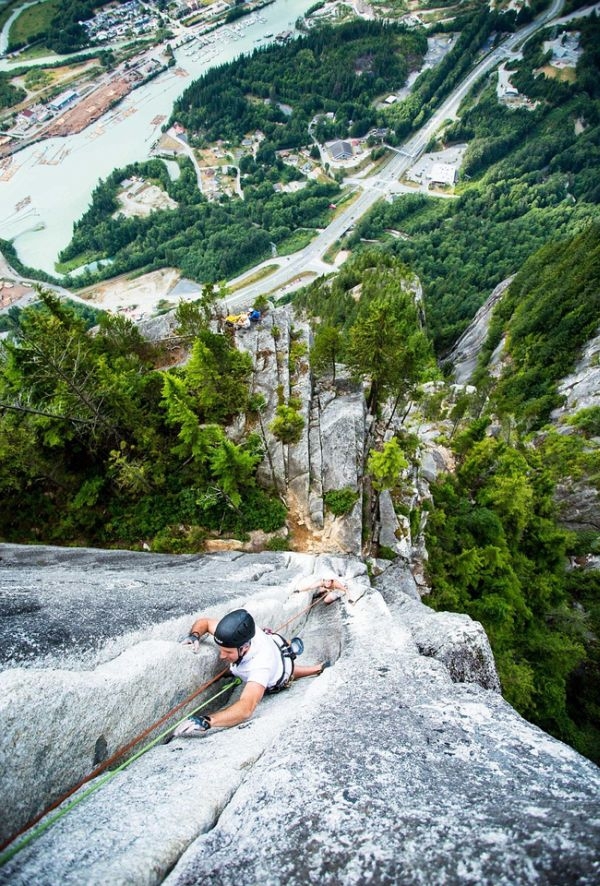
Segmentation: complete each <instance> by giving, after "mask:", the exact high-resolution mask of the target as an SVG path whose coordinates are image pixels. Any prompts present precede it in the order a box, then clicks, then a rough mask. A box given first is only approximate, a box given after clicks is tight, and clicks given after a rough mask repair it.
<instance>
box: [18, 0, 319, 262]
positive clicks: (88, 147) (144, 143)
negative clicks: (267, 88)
mask: <svg viewBox="0 0 600 886" xmlns="http://www.w3.org/2000/svg"><path fill="white" fill-rule="evenodd" d="M313 2H314V0H276V2H275V3H273V4H272V5H270V6H267V7H265V8H264V9H262V10H260V13H259V16H260V19H259V20H255V21H254V22H253V23H248V21H247V19H246V20H245V19H243V18H242V19H240V20H239V21H238V22H236V23H235V26H236V27H239V28H240V31H239V32H236V31H235V30H233V28H232V26H227V27H225V26H224V27H222V28H219V29H218V30H217V31H214V32H213V33H212V34H211V35H209V36H210V39H211V44H210V46H207V47H205V48H204V49H200V47H199V46H198V44H194V45H195V46H198V49H197V50H196V51H195V55H191V54H189V53H190V49H191V47H190V46H189V45H185V46H182V47H180V48H179V49H177V50H176V52H175V56H176V60H177V66H176V67H177V68H182V69H184V70H185V71H186V72H187V74H188V76H178V75H177V74H175V73H174V70H175V69H173V68H171V69H170V70H169V71H167V72H165V73H164V74H161V75H160V76H159V77H157V78H156V79H155V80H153V81H151V82H150V83H149V84H148V85H146V86H143V87H141V88H140V89H137V90H135V91H134V92H132V93H131V94H130V95H129V96H127V98H126V99H125V100H124V101H123V102H121V104H120V105H119V106H118V107H117V108H114V109H113V110H112V111H109V112H108V113H107V114H105V116H104V117H101V118H100V119H99V120H97V121H96V123H94V124H92V125H91V126H89V127H88V128H87V129H85V130H84V131H83V132H80V133H79V134H77V135H73V136H69V137H68V138H54V139H48V140H46V141H43V142H40V143H38V144H36V145H32V146H31V147H29V148H26V149H25V150H23V151H20V152H19V153H17V154H15V155H14V156H13V162H12V164H11V166H10V167H9V170H8V172H9V173H10V172H12V175H11V176H10V177H7V176H6V174H5V176H4V178H5V179H6V180H3V177H2V170H0V237H2V238H3V239H6V240H13V239H14V245H15V248H16V250H17V253H18V255H19V258H20V259H21V261H22V262H23V263H24V264H26V265H28V266H29V267H33V268H41V269H42V270H45V271H48V272H50V273H54V263H55V261H56V259H57V256H58V253H59V252H60V250H61V249H63V248H64V247H65V246H66V245H67V244H68V242H69V240H70V239H71V233H72V228H73V223H74V222H75V221H76V220H77V219H78V218H79V217H80V216H81V215H82V214H83V212H85V210H86V209H87V207H88V206H89V204H90V198H91V194H92V191H93V190H94V187H95V186H96V185H97V183H98V181H99V179H105V178H106V177H107V176H108V175H109V173H110V172H112V170H113V169H115V168H117V167H121V166H125V165H126V164H127V163H132V162H135V161H137V160H145V159H147V157H148V156H149V154H150V149H151V147H152V144H153V143H154V142H155V141H156V139H157V138H158V137H159V136H160V132H161V125H162V122H164V121H161V122H160V123H155V122H153V121H154V120H155V119H156V118H157V117H164V118H168V117H169V115H170V113H171V108H172V105H173V102H174V101H175V99H176V98H177V97H178V96H179V95H181V93H182V92H183V91H184V90H185V89H186V88H187V86H188V85H189V84H190V83H191V81H192V80H193V78H194V77H197V76H199V75H200V74H202V73H204V71H206V70H208V69H209V68H210V67H211V66H214V65H217V64H222V63H223V62H226V61H230V60H231V59H233V58H236V57H237V56H238V55H241V54H242V53H244V52H251V51H252V50H253V49H254V48H255V47H256V46H257V45H259V44H260V43H261V42H264V40H265V38H264V35H265V34H271V33H272V34H278V33H281V31H286V30H292V29H293V27H294V22H295V21H296V19H297V18H298V16H299V15H302V14H303V13H304V12H306V10H307V9H308V8H309V7H310V6H311V5H312V4H313Z"/></svg>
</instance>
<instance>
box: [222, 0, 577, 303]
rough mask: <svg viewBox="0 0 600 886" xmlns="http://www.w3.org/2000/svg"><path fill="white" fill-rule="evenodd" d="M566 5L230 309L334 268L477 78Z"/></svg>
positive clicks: (485, 63) (496, 55)
mask: <svg viewBox="0 0 600 886" xmlns="http://www.w3.org/2000/svg"><path fill="white" fill-rule="evenodd" d="M563 5H564V0H553V3H552V4H551V6H550V7H549V8H548V9H547V10H545V12H543V13H542V14H541V15H540V16H538V18H536V19H534V20H533V21H531V22H529V24H527V25H525V26H524V27H523V28H521V29H520V30H519V31H517V32H516V33H514V34H511V35H510V36H509V37H507V39H506V40H504V41H503V42H502V43H501V44H500V45H499V46H497V47H496V48H495V49H494V50H492V51H491V52H490V53H489V54H488V55H486V56H485V58H483V59H482V60H481V61H480V62H479V63H478V64H477V65H476V66H475V68H473V70H472V71H471V72H470V73H469V74H468V75H467V76H466V77H465V79H464V80H463V81H462V82H461V83H460V84H459V85H458V86H457V87H456V89H454V91H453V92H452V93H451V94H450V95H449V96H448V97H447V98H446V99H445V100H444V102H443V103H442V104H441V105H440V107H439V108H438V109H437V111H435V112H434V114H433V115H432V116H431V118H430V119H429V120H428V121H427V123H425V125H424V126H423V127H422V128H421V129H420V130H419V131H418V132H416V133H415V134H414V135H412V136H411V137H410V138H409V139H408V141H406V142H405V143H404V144H403V145H402V146H401V148H399V149H398V150H397V151H396V152H395V153H394V156H393V157H392V158H391V159H390V160H389V161H388V162H387V164H386V165H385V166H384V167H383V168H381V169H380V170H379V171H378V172H377V173H376V174H375V175H372V176H369V177H368V178H365V180H364V182H362V192H361V193H360V194H359V196H358V197H357V198H356V199H355V200H354V201H353V203H352V204H351V205H350V206H348V208H347V209H345V210H343V211H342V212H340V214H339V215H338V216H337V217H336V218H335V219H334V220H333V221H332V222H331V224H330V225H328V227H327V228H325V230H323V231H322V232H321V233H320V234H318V236H317V237H316V238H315V239H314V240H313V241H312V242H311V243H310V244H309V245H308V246H306V247H305V248H304V249H302V250H301V251H300V252H296V253H294V255H291V256H287V257H285V258H282V259H279V262H280V266H279V268H278V269H277V270H276V271H273V272H272V273H271V274H269V275H268V276H266V277H264V278H263V279H262V280H258V281H256V282H254V283H252V284H250V285H249V286H245V287H243V288H239V289H237V291H236V292H235V294H233V295H230V296H229V297H228V298H227V307H228V309H229V310H230V311H232V310H234V309H240V308H242V307H248V306H249V305H250V304H251V303H252V302H253V301H254V299H256V298H257V296H259V295H267V294H269V293H272V292H274V291H276V290H280V291H282V290H283V291H289V290H291V289H295V288H298V287H299V286H301V285H303V284H305V283H306V278H307V275H311V276H312V275H320V274H326V273H331V272H332V270H333V268H332V266H331V265H329V264H326V263H325V262H324V261H323V258H322V257H323V255H325V253H326V252H327V250H328V249H330V248H331V246H332V245H333V244H334V243H335V242H336V240H339V239H340V237H342V236H343V235H344V234H345V233H347V231H348V230H350V228H352V227H353V225H354V224H355V223H356V221H357V220H358V219H359V218H360V217H361V216H363V215H365V214H366V213H367V212H368V211H369V210H370V209H371V207H372V206H373V205H374V204H375V203H376V202H377V201H378V200H380V199H381V197H382V196H384V195H385V194H389V193H392V192H393V191H394V190H398V180H399V179H400V178H401V177H402V176H403V175H404V173H405V172H407V171H408V169H410V167H411V166H412V165H413V164H414V163H415V162H416V161H417V160H418V158H419V157H420V156H421V154H422V153H423V152H424V151H425V148H426V146H427V145H428V144H429V142H430V140H431V139H432V137H433V136H434V135H435V133H436V132H437V131H438V130H439V128H440V127H441V125H442V124H443V122H444V121H445V120H448V119H453V118H455V117H456V114H457V111H458V108H459V106H460V104H461V102H462V101H463V99H464V98H465V96H466V95H467V93H468V92H469V90H470V89H471V88H472V87H473V85H474V84H475V83H476V82H477V80H479V78H480V77H482V76H484V74H487V73H488V72H489V71H491V70H493V69H494V68H495V67H497V66H498V65H499V64H500V63H501V62H502V61H503V60H504V59H506V58H509V57H510V56H511V55H512V54H513V53H514V52H515V51H517V50H518V48H519V47H520V46H521V45H522V44H523V43H524V41H525V40H527V39H528V38H529V37H530V36H531V35H532V34H533V33H534V32H535V31H537V30H539V29H540V28H543V27H545V25H546V24H547V23H548V22H549V21H551V20H552V19H554V18H556V16H558V15H559V13H560V11H561V9H562V7H563ZM274 261H277V259H275V260H273V259H270V260H269V261H267V262H264V263H263V265H259V266H258V267H257V268H255V269H254V270H253V271H250V272H246V273H245V274H242V275H241V276H240V277H238V278H236V279H235V280H232V281H230V285H231V286H234V287H237V286H239V284H240V283H243V280H244V278H247V277H248V276H249V275H252V274H255V273H256V271H258V270H259V269H260V268H261V267H263V266H266V265H272V264H273V262H274Z"/></svg>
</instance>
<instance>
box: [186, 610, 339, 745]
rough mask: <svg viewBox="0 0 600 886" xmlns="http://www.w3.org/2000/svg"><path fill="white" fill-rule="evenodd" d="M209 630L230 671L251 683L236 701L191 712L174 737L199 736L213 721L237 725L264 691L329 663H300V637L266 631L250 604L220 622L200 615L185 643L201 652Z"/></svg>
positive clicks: (281, 686) (317, 671)
mask: <svg viewBox="0 0 600 886" xmlns="http://www.w3.org/2000/svg"><path fill="white" fill-rule="evenodd" d="M204 634H212V636H213V637H214V641H215V643H216V644H217V645H218V646H219V647H220V652H219V658H220V659H221V660H222V661H226V662H228V663H229V670H230V671H231V673H232V674H233V675H234V676H236V677H240V679H241V680H242V681H243V682H244V683H245V684H246V685H245V686H244V689H243V690H242V694H241V695H240V698H239V699H238V700H237V701H236V702H234V703H233V704H231V705H228V707H226V708H223V710H221V711H217V713H216V714H210V715H208V716H205V717H204V716H200V715H198V714H196V715H194V716H192V717H189V718H188V719H187V720H184V722H183V723H180V724H179V726H178V727H177V728H176V729H175V731H174V733H173V737H182V738H195V737H197V736H201V735H204V733H205V732H207V731H208V730H209V729H210V728H211V727H213V726H237V725H238V723H243V721H244V720H248V719H249V717H251V716H252V714H253V713H254V711H255V709H256V706H257V705H258V703H259V701H260V700H261V698H262V697H263V695H264V694H265V692H266V693H272V692H278V691H279V690H280V689H285V687H286V686H288V685H289V683H290V681H291V679H292V677H294V679H299V678H300V677H316V676H317V675H318V674H322V673H323V671H324V669H325V668H326V667H327V666H328V664H329V663H328V662H322V663H321V664H317V665H297V664H296V662H295V658H296V654H299V653H300V651H301V642H300V641H298V645H297V646H295V645H294V641H292V643H291V644H290V643H288V642H287V641H286V640H284V639H283V638H282V637H280V636H279V634H269V633H267V632H265V631H262V630H261V629H260V628H257V627H256V625H255V623H254V619H253V618H252V616H251V615H250V613H249V612H247V611H246V610H245V609H234V610H233V612H230V613H228V614H227V615H225V616H224V617H223V618H222V619H221V620H220V621H217V620H216V619H213V618H204V617H200V618H198V619H196V621H195V622H194V624H193V625H192V629H191V631H190V633H189V636H188V637H186V639H185V640H184V641H183V643H184V645H189V646H191V647H192V648H193V651H194V652H199V651H200V638H201V637H203V636H204ZM298 646H299V647H300V649H299V650H298Z"/></svg>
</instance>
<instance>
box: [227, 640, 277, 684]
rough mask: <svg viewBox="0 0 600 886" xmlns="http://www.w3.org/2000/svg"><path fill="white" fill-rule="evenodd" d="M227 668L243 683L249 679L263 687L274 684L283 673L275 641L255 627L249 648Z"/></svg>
mask: <svg viewBox="0 0 600 886" xmlns="http://www.w3.org/2000/svg"><path fill="white" fill-rule="evenodd" d="M229 670H230V671H231V673H232V674H233V675H234V676H236V677H240V678H241V679H242V680H243V681H244V683H247V682H248V681H249V680H250V681H252V682H253V683H260V685H261V686H264V688H265V689H269V688H270V687H272V686H275V684H276V683H277V681H278V680H280V679H281V677H282V675H283V662H282V660H281V652H280V651H279V647H278V646H277V643H276V642H275V640H273V639H272V638H271V637H269V635H268V634H265V632H264V631H261V629H260V628H257V629H256V634H255V635H254V637H253V638H252V641H251V643H250V649H249V650H248V652H247V653H246V654H245V656H244V657H243V659H242V660H241V662H240V663H239V664H236V665H230V666H229Z"/></svg>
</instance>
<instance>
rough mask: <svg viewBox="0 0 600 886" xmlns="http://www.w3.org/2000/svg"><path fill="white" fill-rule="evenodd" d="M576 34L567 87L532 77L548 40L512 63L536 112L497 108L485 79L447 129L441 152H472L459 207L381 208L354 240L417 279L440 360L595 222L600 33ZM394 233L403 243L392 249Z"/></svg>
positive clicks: (416, 199) (423, 201) (595, 27)
mask: <svg viewBox="0 0 600 886" xmlns="http://www.w3.org/2000/svg"><path fill="white" fill-rule="evenodd" d="M577 30H578V31H579V32H580V34H581V38H580V40H581V46H582V49H583V54H582V55H581V57H580V59H579V62H578V65H577V79H576V81H575V82H574V83H565V82H559V81H557V80H555V79H549V78H546V77H544V76H538V77H535V78H534V77H533V76H532V75H531V72H532V71H533V70H534V69H535V68H536V66H537V65H538V64H539V63H541V61H542V60H543V53H542V52H541V47H542V43H543V40H545V39H548V37H549V36H550V33H549V32H548V31H546V32H544V33H543V34H542V35H540V36H539V37H536V38H535V39H534V40H533V41H530V43H532V44H533V45H532V46H530V44H529V43H528V44H527V51H526V52H525V54H524V59H523V61H522V62H520V63H518V64H519V68H520V73H519V77H522V78H523V80H524V81H525V82H524V84H523V87H524V88H525V89H526V94H527V95H529V94H530V90H531V98H533V99H534V100H536V101H537V102H538V104H537V105H536V107H535V108H534V109H533V110H529V109H518V108H515V109H512V108H506V107H503V106H502V105H500V103H499V102H498V101H497V98H496V80H495V77H492V78H490V79H489V81H488V80H486V81H483V82H481V83H480V84H479V90H478V91H477V92H476V94H475V95H472V96H470V97H469V98H468V99H467V102H466V104H465V107H464V108H462V109H461V114H460V119H459V120H457V121H456V122H454V123H452V124H449V125H448V126H447V127H446V129H445V131H444V134H443V136H442V138H441V139H440V141H439V147H449V146H450V145H453V144H460V143H467V144H468V149H467V153H466V157H465V162H464V165H463V167H462V169H461V181H460V183H459V187H458V189H457V198H456V199H454V200H439V199H438V200H435V199H430V198H428V197H426V196H425V195H423V194H415V195H414V196H410V195H409V196H406V197H405V196H402V197H400V198H399V199H397V200H395V201H394V203H393V204H389V203H385V202H383V201H382V202H381V203H379V204H377V205H376V206H375V207H374V209H373V210H372V212H371V213H370V214H369V216H367V217H366V218H364V219H362V220H361V221H360V222H359V223H358V224H357V226H356V230H355V232H354V233H353V234H352V235H351V236H350V237H349V238H348V242H347V245H348V246H350V247H351V248H356V247H357V246H359V244H360V241H361V238H364V239H368V240H373V239H377V240H387V241H388V243H389V248H390V249H392V250H393V251H394V252H395V253H396V254H397V255H398V256H399V257H400V258H401V259H402V260H403V261H404V262H406V263H407V264H408V265H410V267H412V268H414V270H415V271H416V272H417V273H418V274H419V276H420V278H421V280H422V281H423V283H424V287H425V299H426V304H427V320H428V326H429V329H430V332H431V335H432V337H433V339H434V342H435V346H436V351H437V352H438V353H439V354H440V355H443V354H444V353H445V352H446V351H447V350H448V348H449V347H451V345H452V343H453V342H454V341H456V339H457V338H458V337H459V335H460V334H461V333H462V332H463V331H464V329H465V328H466V326H467V325H468V323H469V321H470V319H471V318H472V317H473V315H474V314H475V312H476V310H477V309H478V308H479V307H480V305H481V304H482V303H483V301H484V300H485V298H487V296H488V295H489V293H490V292H491V291H492V289H493V288H494V287H495V286H496V285H497V284H498V283H500V281H502V280H504V279H506V278H507V277H508V276H510V275H511V274H514V273H516V271H517V270H518V269H519V268H520V267H521V265H522V264H523V263H524V261H525V260H526V259H527V258H528V257H529V256H530V255H532V254H533V253H534V252H535V251H536V250H537V249H538V248H539V247H541V246H543V245H544V244H545V243H547V242H548V241H549V240H551V239H554V238H555V237H557V236H560V235H561V234H565V235H566V234H568V233H570V232H574V231H577V230H580V229H582V228H583V227H585V226H586V225H587V223H588V222H589V220H591V219H594V218H597V217H598V205H599V203H600V186H599V182H598V174H597V172H598V168H599V165H600V91H599V85H598V84H600V77H599V72H600V71H599V69H600V64H599V59H598V49H597V47H598V46H599V45H600V22H599V21H598V19H597V18H595V17H594V16H592V17H591V18H589V19H584V20H581V21H578V22H577ZM519 77H514V78H513V79H514V81H515V83H518V84H521V80H519ZM393 230H397V231H401V232H402V233H403V234H404V235H405V238H402V239H394V238H393V236H392V234H391V233H390V231H393Z"/></svg>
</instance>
